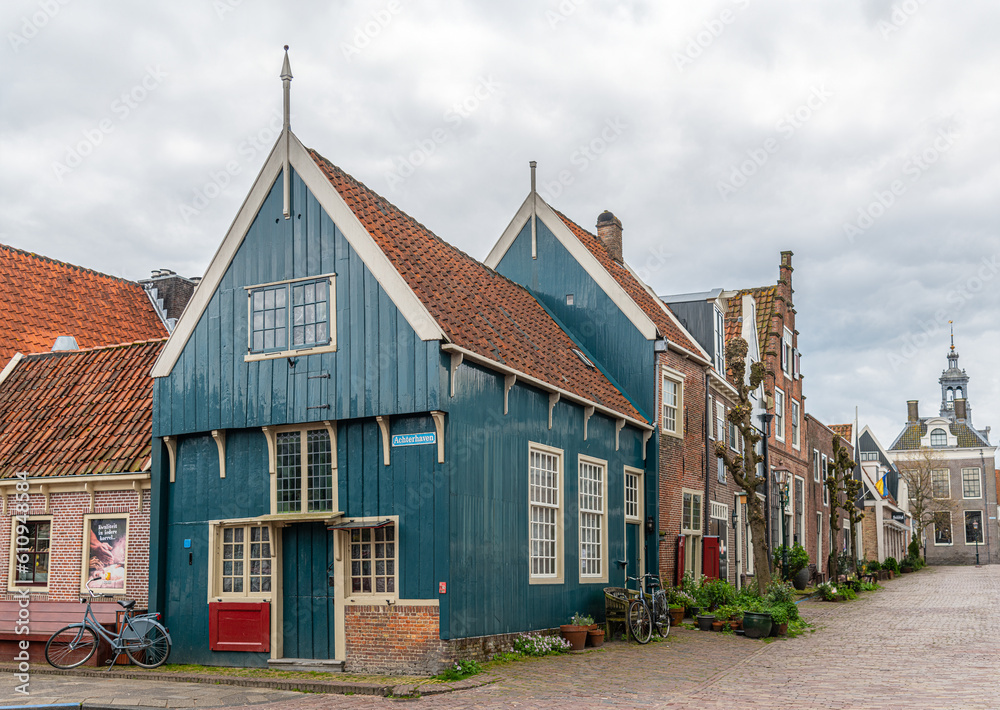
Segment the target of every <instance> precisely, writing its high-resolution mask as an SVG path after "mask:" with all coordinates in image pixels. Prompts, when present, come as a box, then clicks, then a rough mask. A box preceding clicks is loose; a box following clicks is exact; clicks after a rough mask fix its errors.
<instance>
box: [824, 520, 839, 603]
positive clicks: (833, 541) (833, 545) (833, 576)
mask: <svg viewBox="0 0 1000 710" xmlns="http://www.w3.org/2000/svg"><path fill="white" fill-rule="evenodd" d="M826 560H827V562H826V567H827V571H828V572H829V574H830V576H829V578H828V579H829V580H830V581H831V582H833V583H834V584H836V580H837V523H836V508H834V509H833V510H832V511H830V552H829V553H827V556H826Z"/></svg>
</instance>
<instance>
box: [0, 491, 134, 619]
mask: <svg viewBox="0 0 1000 710" xmlns="http://www.w3.org/2000/svg"><path fill="white" fill-rule="evenodd" d="M34 487H35V486H34V484H32V488H34ZM94 496H95V500H94V513H96V514H100V513H128V514H129V517H128V557H127V564H126V570H127V571H126V578H125V596H126V597H128V598H129V599H135V600H137V602H138V604H137V607H140V608H144V607H145V606H146V605H147V604H148V589H149V491H148V490H147V491H142V494H141V496H142V497H141V506H140V497H139V494H138V493H136V492H135V491H134V490H131V489H128V490H120V491H106V492H97V493H95V494H94ZM11 501H12V499H10V498H9V499H8V514H7V515H6V516H3V517H2V518H0V562H2V573H3V575H4V582H3V584H2V585H0V599H14V598H16V595H14V594H10V593H7V592H6V589H7V583H8V581H9V580H8V579H7V577H8V567H9V562H10V555H11V521H12V517H13V511H11V510H10V508H11V507H12V506H11ZM29 505H30V507H29V513H28V515H46V513H45V497H44V496H43V495H41V494H37V493H32V494H31V495H30V497H29ZM49 505H50V508H49V514H50V515H51V516H52V539H51V543H50V557H49V588H48V592H47V593H44V592H43V593H38V594H32V595H31V596H32V599H37V600H44V601H78V600H79V599H80V577H81V569H82V565H83V555H84V554H85V553H84V549H83V545H84V535H83V533H84V529H83V516H84V515H85V514H87V513H89V512H90V495H89V494H88V493H85V492H83V491H81V492H78V493H60V492H54V493H51V494H50V496H49Z"/></svg>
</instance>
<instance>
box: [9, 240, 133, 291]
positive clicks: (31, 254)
mask: <svg viewBox="0 0 1000 710" xmlns="http://www.w3.org/2000/svg"><path fill="white" fill-rule="evenodd" d="M0 249H6V250H8V251H12V252H16V253H18V254H21V255H22V256H27V257H30V258H33V259H36V260H38V261H44V262H48V263H50V264H58V265H59V266H68V267H69V268H71V269H76V270H77V271H84V272H87V273H89V274H93V275H94V276H103V277H104V278H107V279H113V280H115V281H121V282H123V283H127V284H132V285H134V286H137V287H139V288H142V284H140V283H139V282H138V281H133V280H132V279H126V278H125V277H123V276H113V275H111V274H106V273H104V272H103V271H97V270H96V269H91V268H89V267H87V266H80V265H78V264H71V263H70V262H68V261H60V260H59V259H53V258H52V257H51V256H44V255H43V254H36V253H35V252H33V251H27V250H26V249H20V248H18V247H12V246H10V245H9V244H0Z"/></svg>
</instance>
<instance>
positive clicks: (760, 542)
mask: <svg viewBox="0 0 1000 710" xmlns="http://www.w3.org/2000/svg"><path fill="white" fill-rule="evenodd" d="M747 500H748V501H751V503H750V504H749V505H748V506H747V507H748V508H749V509H750V510H749V515H748V517H749V518H750V533H751V535H752V536H753V566H754V578H755V579H756V581H757V591H758V592H759V593H760V594H761V596H763V595H764V593H765V592H766V591H767V588H768V587H769V586H770V584H771V567H770V559H769V558H768V554H767V534H766V531H765V528H764V513H763V510H762V509H761V502H760V499H759V498H757V496H756V495H754V494H751V495H749V496H747Z"/></svg>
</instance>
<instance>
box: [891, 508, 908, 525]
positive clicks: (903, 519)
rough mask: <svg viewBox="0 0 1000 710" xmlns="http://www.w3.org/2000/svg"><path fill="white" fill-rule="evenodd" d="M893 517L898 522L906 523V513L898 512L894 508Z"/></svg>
mask: <svg viewBox="0 0 1000 710" xmlns="http://www.w3.org/2000/svg"><path fill="white" fill-rule="evenodd" d="M892 519H893V520H895V521H896V522H897V523H905V522H906V513H897V512H896V511H895V510H894V511H892Z"/></svg>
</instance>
